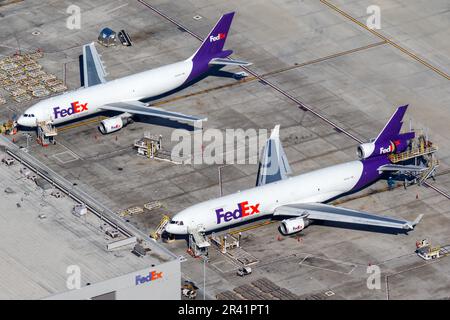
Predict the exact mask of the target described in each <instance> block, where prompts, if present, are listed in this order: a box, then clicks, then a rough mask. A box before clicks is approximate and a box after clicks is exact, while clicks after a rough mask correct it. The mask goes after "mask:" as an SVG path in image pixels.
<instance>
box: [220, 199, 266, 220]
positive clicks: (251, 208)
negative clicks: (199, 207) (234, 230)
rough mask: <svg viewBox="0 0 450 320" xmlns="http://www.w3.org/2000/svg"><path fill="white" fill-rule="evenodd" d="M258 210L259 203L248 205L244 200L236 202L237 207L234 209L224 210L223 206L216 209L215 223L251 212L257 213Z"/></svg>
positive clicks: (237, 217) (245, 215) (248, 214)
mask: <svg viewBox="0 0 450 320" xmlns="http://www.w3.org/2000/svg"><path fill="white" fill-rule="evenodd" d="M259 212H260V211H259V203H257V204H255V205H249V204H248V201H244V202H241V203H238V204H237V209H236V210H234V211H226V212H225V210H224V209H223V208H220V209H216V216H217V224H220V223H222V222H230V221H231V220H236V219H242V218H244V217H248V216H251V215H253V214H258V213H259ZM222 220H223V221H222Z"/></svg>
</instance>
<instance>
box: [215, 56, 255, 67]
mask: <svg viewBox="0 0 450 320" xmlns="http://www.w3.org/2000/svg"><path fill="white" fill-rule="evenodd" d="M209 64H210V65H222V66H244V67H247V66H251V65H252V63H251V62H247V61H242V60H233V59H221V58H214V59H212V60H211V61H210V62H209Z"/></svg>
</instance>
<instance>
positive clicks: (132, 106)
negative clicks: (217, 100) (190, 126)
mask: <svg viewBox="0 0 450 320" xmlns="http://www.w3.org/2000/svg"><path fill="white" fill-rule="evenodd" d="M100 109H102V110H111V111H120V112H128V113H131V114H140V115H144V116H151V117H159V118H165V119H172V120H179V121H193V122H195V121H206V120H207V118H198V117H195V116H189V115H185V114H182V113H178V112H172V111H165V110H163V109H161V108H154V107H150V106H149V105H148V104H145V103H142V102H140V101H130V102H117V103H110V104H107V105H104V106H102V107H100Z"/></svg>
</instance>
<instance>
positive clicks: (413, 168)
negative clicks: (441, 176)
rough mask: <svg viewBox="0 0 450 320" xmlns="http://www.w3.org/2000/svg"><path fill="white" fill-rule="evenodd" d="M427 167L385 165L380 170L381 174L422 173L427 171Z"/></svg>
mask: <svg viewBox="0 0 450 320" xmlns="http://www.w3.org/2000/svg"><path fill="white" fill-rule="evenodd" d="M427 169H428V168H427V167H421V166H414V165H400V164H385V165H382V166H381V167H379V168H378V171H381V172H401V173H407V172H422V171H425V170H427Z"/></svg>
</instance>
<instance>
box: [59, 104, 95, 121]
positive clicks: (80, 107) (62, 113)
mask: <svg viewBox="0 0 450 320" xmlns="http://www.w3.org/2000/svg"><path fill="white" fill-rule="evenodd" d="M87 105H88V104H87V102H86V103H79V102H78V101H75V102H72V103H71V104H70V107H69V108H67V109H61V108H60V107H56V108H53V113H54V115H55V119H58V118H64V117H67V116H71V115H73V114H75V113H80V112H83V111H88V107H87Z"/></svg>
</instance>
